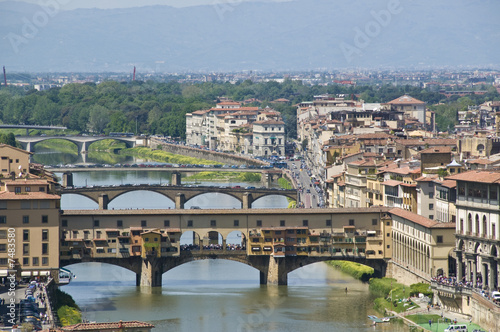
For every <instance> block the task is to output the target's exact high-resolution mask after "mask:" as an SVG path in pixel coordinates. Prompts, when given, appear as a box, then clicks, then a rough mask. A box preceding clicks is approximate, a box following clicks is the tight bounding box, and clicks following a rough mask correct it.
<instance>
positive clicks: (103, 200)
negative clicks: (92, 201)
mask: <svg viewBox="0 0 500 332" xmlns="http://www.w3.org/2000/svg"><path fill="white" fill-rule="evenodd" d="M108 204H109V196H108V195H107V194H100V195H99V210H107V209H108Z"/></svg>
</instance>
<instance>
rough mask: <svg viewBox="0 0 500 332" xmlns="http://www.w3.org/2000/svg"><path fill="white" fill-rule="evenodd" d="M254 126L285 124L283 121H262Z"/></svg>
mask: <svg viewBox="0 0 500 332" xmlns="http://www.w3.org/2000/svg"><path fill="white" fill-rule="evenodd" d="M254 124H268V125H284V124H285V123H284V122H283V121H276V120H262V121H255V122H254Z"/></svg>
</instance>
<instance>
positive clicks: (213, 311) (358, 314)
mask: <svg viewBox="0 0 500 332" xmlns="http://www.w3.org/2000/svg"><path fill="white" fill-rule="evenodd" d="M69 269H70V270H71V271H73V272H74V273H76V275H77V278H76V279H75V280H74V281H72V282H71V284H70V285H68V286H64V287H63V290H64V291H66V292H68V293H69V294H71V295H72V296H73V298H74V299H75V300H76V302H77V303H78V305H79V306H80V307H81V308H82V309H83V311H84V315H85V317H86V318H87V319H89V320H95V321H117V320H120V319H121V320H124V319H125V320H136V319H137V320H143V321H149V322H152V323H153V324H155V325H156V329H157V330H158V331H276V332H282V331H283V332H284V331H307V330H312V331H408V329H406V327H403V326H398V325H392V324H379V326H377V327H372V326H370V324H371V322H370V321H369V320H368V319H367V316H368V315H371V314H375V315H377V313H376V312H374V311H373V310H372V309H371V308H372V306H373V297H372V296H371V295H370V293H369V291H368V285H367V284H364V283H361V282H359V281H357V280H354V279H352V278H351V277H349V276H347V275H345V274H343V273H341V272H339V271H338V270H335V269H333V268H331V267H329V266H328V265H326V264H324V263H316V264H312V265H308V266H305V267H303V268H301V269H298V270H296V271H293V272H291V273H290V274H289V275H288V280H289V286H264V285H259V272H258V271H257V270H255V269H254V268H252V267H250V266H247V265H244V264H241V263H237V262H232V261H225V260H203V261H196V262H191V263H187V264H183V265H181V266H178V267H176V268H174V269H172V270H170V271H168V272H166V273H164V274H163V287H161V288H149V289H148V288H142V289H141V288H140V287H135V274H134V273H132V272H130V271H128V270H125V269H123V268H119V267H115V266H110V265H104V264H99V263H82V264H77V265H72V266H69ZM346 287H347V288H348V292H347V293H346V292H345V288H346Z"/></svg>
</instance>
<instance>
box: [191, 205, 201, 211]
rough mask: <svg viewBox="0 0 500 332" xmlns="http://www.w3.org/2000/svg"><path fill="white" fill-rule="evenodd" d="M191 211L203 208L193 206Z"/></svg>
mask: <svg viewBox="0 0 500 332" xmlns="http://www.w3.org/2000/svg"><path fill="white" fill-rule="evenodd" d="M190 209H191V210H200V209H201V208H200V207H199V206H195V205H193V206H191V207H190Z"/></svg>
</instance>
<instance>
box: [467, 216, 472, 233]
mask: <svg viewBox="0 0 500 332" xmlns="http://www.w3.org/2000/svg"><path fill="white" fill-rule="evenodd" d="M467 232H469V234H472V215H471V214H470V213H469V217H468V220H467Z"/></svg>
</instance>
